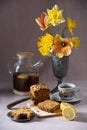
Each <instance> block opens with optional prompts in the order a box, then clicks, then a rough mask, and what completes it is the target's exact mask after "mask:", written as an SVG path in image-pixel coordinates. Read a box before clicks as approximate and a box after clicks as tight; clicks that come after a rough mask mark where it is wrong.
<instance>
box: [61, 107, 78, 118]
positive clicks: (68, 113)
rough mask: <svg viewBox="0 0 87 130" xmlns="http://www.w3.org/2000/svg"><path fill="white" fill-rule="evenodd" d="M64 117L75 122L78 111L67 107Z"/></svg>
mask: <svg viewBox="0 0 87 130" xmlns="http://www.w3.org/2000/svg"><path fill="white" fill-rule="evenodd" d="M62 115H63V116H64V117H65V119H67V120H74V119H75V118H76V111H75V109H73V107H70V106H67V107H65V108H64V109H63V110H62Z"/></svg>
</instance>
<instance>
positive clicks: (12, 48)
mask: <svg viewBox="0 0 87 130" xmlns="http://www.w3.org/2000/svg"><path fill="white" fill-rule="evenodd" d="M54 4H58V5H59V8H60V9H64V17H67V16H70V17H71V18H73V19H75V20H76V21H77V23H78V28H77V29H76V31H75V35H76V36H78V37H79V38H80V40H81V45H80V47H79V49H78V50H75V51H73V53H72V54H71V55H70V59H69V69H68V73H67V75H66V77H65V78H64V81H66V82H74V83H77V84H79V83H80V82H81V81H84V80H86V79H87V57H86V56H87V36H86V34H87V0H0V83H4V84H8V87H9V86H10V87H12V77H11V76H10V75H9V73H8V66H7V65H8V62H9V61H10V60H11V59H12V58H13V57H15V56H16V53H17V52H19V51H32V52H34V53H35V55H36V58H38V59H42V60H43V62H44V66H43V67H42V68H41V69H40V82H44V83H47V84H48V85H49V83H50V84H51V86H50V87H52V88H53V87H54V84H56V82H57V81H56V78H55V77H54V75H53V72H52V68H51V67H52V66H51V58H50V57H43V56H41V55H40V53H39V52H38V50H37V46H36V43H37V41H38V37H39V36H40V35H43V32H42V31H41V30H40V29H39V27H38V25H37V24H36V22H35V18H36V17H38V16H40V14H41V13H42V12H43V11H46V9H47V8H49V9H51V8H52V7H53V6H54ZM55 31H57V30H55ZM6 87H7V85H6Z"/></svg>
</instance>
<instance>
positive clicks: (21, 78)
mask: <svg viewBox="0 0 87 130" xmlns="http://www.w3.org/2000/svg"><path fill="white" fill-rule="evenodd" d="M37 83H39V74H38V73H21V72H15V73H13V88H14V89H15V90H18V91H21V92H28V91H29V90H30V86H31V85H33V84H37Z"/></svg>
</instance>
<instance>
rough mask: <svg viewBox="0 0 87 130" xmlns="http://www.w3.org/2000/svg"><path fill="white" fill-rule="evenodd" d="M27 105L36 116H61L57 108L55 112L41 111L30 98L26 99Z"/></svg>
mask: <svg viewBox="0 0 87 130" xmlns="http://www.w3.org/2000/svg"><path fill="white" fill-rule="evenodd" d="M27 107H29V108H31V109H32V110H33V111H34V112H35V114H36V115H37V116H38V117H52V116H61V110H59V111H58V112H57V113H50V112H46V111H42V110H40V109H39V108H38V107H37V106H36V105H33V104H32V101H31V100H29V101H28V103H27Z"/></svg>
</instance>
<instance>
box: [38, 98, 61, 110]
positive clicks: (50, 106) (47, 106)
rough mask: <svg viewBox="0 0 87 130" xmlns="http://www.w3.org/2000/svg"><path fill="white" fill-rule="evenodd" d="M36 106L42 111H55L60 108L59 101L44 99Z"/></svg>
mask: <svg viewBox="0 0 87 130" xmlns="http://www.w3.org/2000/svg"><path fill="white" fill-rule="evenodd" d="M37 106H38V108H39V109H41V110H43V111H47V112H55V111H56V110H58V109H59V108H60V103H59V102H56V101H53V100H45V101H43V102H40V103H38V105H37Z"/></svg>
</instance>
